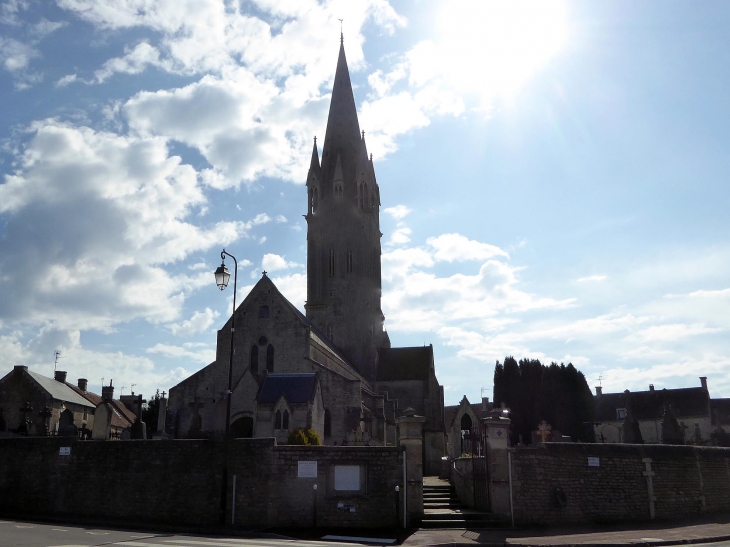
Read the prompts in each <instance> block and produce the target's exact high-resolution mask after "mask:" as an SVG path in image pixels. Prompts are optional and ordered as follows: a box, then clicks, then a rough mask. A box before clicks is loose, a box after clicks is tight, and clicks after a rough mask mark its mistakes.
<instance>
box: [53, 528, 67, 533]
mask: <svg viewBox="0 0 730 547" xmlns="http://www.w3.org/2000/svg"><path fill="white" fill-rule="evenodd" d="M51 530H53V531H54V532H68V530H64V529H63V528H51Z"/></svg>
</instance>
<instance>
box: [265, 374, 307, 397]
mask: <svg viewBox="0 0 730 547" xmlns="http://www.w3.org/2000/svg"><path fill="white" fill-rule="evenodd" d="M316 390H317V375H316V374H314V373H308V374H267V375H266V376H265V377H264V381H263V382H262V384H261V389H260V390H259V394H258V397H257V398H256V400H257V401H258V402H259V403H272V404H273V403H275V402H276V401H278V400H279V398H280V397H282V396H283V397H284V398H286V400H287V402H289V403H308V402H310V401H313V400H314V395H315V393H316Z"/></svg>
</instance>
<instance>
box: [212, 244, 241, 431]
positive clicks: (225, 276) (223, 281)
mask: <svg viewBox="0 0 730 547" xmlns="http://www.w3.org/2000/svg"><path fill="white" fill-rule="evenodd" d="M226 256H230V257H231V258H232V259H233V313H232V314H231V351H230V353H229V355H228V392H227V395H228V397H227V398H228V400H227V401H226V439H227V438H228V437H229V435H230V433H231V390H232V389H233V333H234V332H235V330H236V284H237V283H238V261H237V260H236V257H235V256H233V255H232V254H231V253H227V252H226V250H225V249H223V250H222V251H221V265H220V266H218V269H217V270H216V271H215V284H216V285H218V288H219V289H220V290H223V289H225V288H226V287H227V286H228V281H229V280H230V279H231V274H230V272H229V271H228V268H226Z"/></svg>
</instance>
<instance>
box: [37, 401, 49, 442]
mask: <svg viewBox="0 0 730 547" xmlns="http://www.w3.org/2000/svg"><path fill="white" fill-rule="evenodd" d="M51 414H53V413H52V412H51V409H50V408H48V407H47V406H45V407H43V410H41V411H40V412H39V413H38V417H39V418H43V431H44V432H45V434H46V435H48V433H49V432H48V418H50V417H51Z"/></svg>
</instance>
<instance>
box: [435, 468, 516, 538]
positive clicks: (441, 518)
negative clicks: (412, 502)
mask: <svg viewBox="0 0 730 547" xmlns="http://www.w3.org/2000/svg"><path fill="white" fill-rule="evenodd" d="M429 483H430V484H429ZM423 510H424V513H423V521H422V522H421V528H499V527H502V526H503V525H504V524H503V522H502V520H501V519H499V518H498V517H496V516H494V515H492V514H491V513H483V512H481V511H475V510H473V509H468V508H466V507H464V506H463V505H462V504H461V502H460V501H459V498H458V497H457V496H456V492H455V491H454V488H453V487H452V486H451V484H450V483H449V482H447V481H436V480H434V479H431V480H430V481H428V482H425V481H424V485H423Z"/></svg>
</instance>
